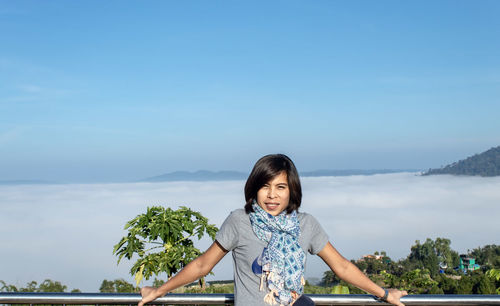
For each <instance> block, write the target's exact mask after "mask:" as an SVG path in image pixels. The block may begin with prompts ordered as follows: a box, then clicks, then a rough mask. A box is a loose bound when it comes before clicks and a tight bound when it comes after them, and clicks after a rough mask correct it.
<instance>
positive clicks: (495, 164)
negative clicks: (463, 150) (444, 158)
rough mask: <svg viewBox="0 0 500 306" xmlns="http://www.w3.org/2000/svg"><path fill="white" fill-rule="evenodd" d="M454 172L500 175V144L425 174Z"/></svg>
mask: <svg viewBox="0 0 500 306" xmlns="http://www.w3.org/2000/svg"><path fill="white" fill-rule="evenodd" d="M435 174H452V175H469V176H500V146H498V147H493V148H491V149H489V150H486V151H484V152H482V153H479V154H474V155H473V156H469V157H467V158H466V159H462V160H459V161H457V162H454V163H451V164H449V165H446V166H444V167H441V168H439V169H429V170H428V171H427V172H425V173H424V174H423V175H435Z"/></svg>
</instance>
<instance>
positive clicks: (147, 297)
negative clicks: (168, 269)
mask: <svg viewBox="0 0 500 306" xmlns="http://www.w3.org/2000/svg"><path fill="white" fill-rule="evenodd" d="M141 296H142V300H141V301H140V302H139V304H137V306H144V304H146V303H149V302H151V301H154V300H156V299H157V298H158V297H159V296H158V292H157V290H156V288H153V287H142V288H141Z"/></svg>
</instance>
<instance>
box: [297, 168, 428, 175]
mask: <svg viewBox="0 0 500 306" xmlns="http://www.w3.org/2000/svg"><path fill="white" fill-rule="evenodd" d="M418 171H420V170H416V169H395V170H394V169H392V170H390V169H375V170H361V169H347V170H316V171H306V172H301V173H300V176H301V177H308V176H312V177H317V176H349V175H374V174H387V173H401V172H418Z"/></svg>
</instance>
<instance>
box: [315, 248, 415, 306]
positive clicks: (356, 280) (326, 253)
mask: <svg viewBox="0 0 500 306" xmlns="http://www.w3.org/2000/svg"><path fill="white" fill-rule="evenodd" d="M318 256H319V257H321V259H323V261H324V262H325V263H326V264H327V265H328V266H329V267H330V269H332V271H333V272H334V273H335V274H337V276H338V277H340V278H341V279H343V280H345V281H346V282H348V283H350V284H352V285H354V286H356V287H358V288H360V289H362V290H364V291H366V292H368V293H371V294H373V295H375V296H377V297H379V298H381V297H383V296H384V294H385V290H384V289H383V288H381V287H380V286H378V285H377V284H375V283H374V282H372V281H371V280H370V279H369V278H368V277H367V276H366V275H365V274H363V272H361V271H360V270H359V269H358V267H356V266H355V265H354V264H353V263H352V262H350V261H349V260H347V259H345V258H344V257H343V256H342V255H340V253H339V252H338V251H337V250H336V249H335V248H334V247H333V246H332V244H331V243H330V242H328V243H327V244H326V246H325V247H324V248H323V250H321V252H319V253H318ZM407 294H408V293H407V292H406V291H400V290H397V289H389V296H388V297H387V302H389V303H391V304H394V305H398V306H404V304H403V303H401V302H400V300H399V299H400V298H401V297H402V296H405V295H407Z"/></svg>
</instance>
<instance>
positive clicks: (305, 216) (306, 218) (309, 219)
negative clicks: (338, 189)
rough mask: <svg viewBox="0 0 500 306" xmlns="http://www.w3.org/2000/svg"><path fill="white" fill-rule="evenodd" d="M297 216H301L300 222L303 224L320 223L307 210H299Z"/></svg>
mask: <svg viewBox="0 0 500 306" xmlns="http://www.w3.org/2000/svg"><path fill="white" fill-rule="evenodd" d="M297 217H298V218H299V222H300V224H301V225H302V226H303V225H316V224H319V222H318V220H317V219H316V218H315V217H314V216H313V215H311V214H310V213H307V212H299V213H298V214H297Z"/></svg>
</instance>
